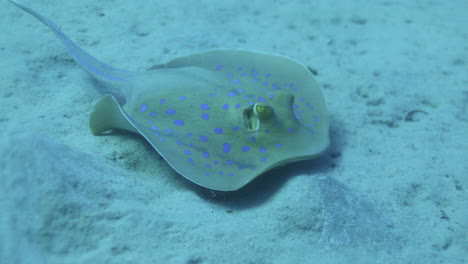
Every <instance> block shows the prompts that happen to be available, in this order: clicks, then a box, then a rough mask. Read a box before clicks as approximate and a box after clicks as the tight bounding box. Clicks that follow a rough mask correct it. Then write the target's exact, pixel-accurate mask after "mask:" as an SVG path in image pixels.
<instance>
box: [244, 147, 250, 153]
mask: <svg viewBox="0 0 468 264" xmlns="http://www.w3.org/2000/svg"><path fill="white" fill-rule="evenodd" d="M249 150H250V147H249V146H243V147H242V151H244V152H247V151H249Z"/></svg>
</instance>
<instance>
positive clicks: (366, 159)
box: [0, 0, 468, 264]
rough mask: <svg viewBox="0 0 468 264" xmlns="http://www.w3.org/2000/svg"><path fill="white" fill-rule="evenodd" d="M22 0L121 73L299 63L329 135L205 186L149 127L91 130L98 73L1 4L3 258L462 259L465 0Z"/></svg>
mask: <svg viewBox="0 0 468 264" xmlns="http://www.w3.org/2000/svg"><path fill="white" fill-rule="evenodd" d="M22 3H24V4H26V5H28V6H30V7H31V8H33V9H34V10H36V11H38V12H39V13H41V14H42V15H44V16H46V17H48V18H50V19H51V20H53V21H55V23H57V24H58V25H60V27H61V28H62V30H63V31H64V32H66V33H67V34H68V35H69V36H70V37H71V38H72V39H73V40H75V41H76V42H77V43H78V44H79V45H80V46H82V47H83V48H84V49H86V50H87V51H88V52H90V53H91V54H93V55H95V56H96V57H97V58H99V59H101V60H103V61H105V62H106V63H109V64H110V65H114V66H117V67H120V68H125V69H132V70H145V69H147V68H148V67H150V66H152V65H154V64H158V63H162V62H166V61H168V60H170V59H172V58H177V57H179V56H182V55H187V54H191V53H195V52H200V51H204V50H208V49H212V48H232V49H251V50H260V51H264V52H269V53H277V54H283V55H287V56H290V57H292V58H295V59H297V60H298V61H301V62H302V63H304V64H305V65H306V66H308V67H310V69H311V70H312V71H313V72H314V75H315V77H316V79H317V81H318V82H319V84H320V85H321V87H322V89H323V92H324V94H325V98H326V101H327V104H328V108H329V113H330V120H331V128H330V131H331V136H330V137H331V142H332V144H331V147H330V149H329V150H328V151H327V152H326V153H325V154H324V155H323V156H321V157H320V158H317V159H314V160H310V161H303V162H297V163H293V164H289V165H287V166H285V167H282V168H278V169H274V170H271V171H269V172H267V173H265V174H264V175H262V176H261V177H259V178H257V179H256V180H255V181H254V182H252V183H250V184H248V185H247V186H246V187H244V188H242V189H241V190H239V191H236V192H227V193H226V192H216V191H210V190H207V189H204V188H202V187H199V186H196V185H195V184H193V183H191V182H189V181H188V180H186V179H185V178H183V177H182V176H181V175H179V174H177V173H176V172H175V171H174V170H173V169H172V168H171V167H170V166H169V165H168V164H167V163H166V162H165V161H164V159H162V158H161V157H160V156H159V155H158V153H157V152H155V151H154V150H153V149H152V148H151V146H150V145H149V144H148V143H146V142H145V141H144V139H143V138H141V137H140V136H138V135H134V134H129V133H114V134H111V135H108V136H93V135H91V133H90V132H89V129H88V117H89V112H90V110H91V109H92V106H93V104H94V103H95V102H96V100H97V99H98V98H99V94H98V93H97V92H96V91H95V89H93V86H94V85H95V83H94V82H93V81H92V80H91V79H90V77H89V75H87V74H86V73H85V72H84V71H83V70H82V69H81V68H80V67H79V66H78V65H77V64H75V63H74V62H73V60H72V59H71V58H70V57H69V56H68V54H67V53H66V49H65V48H64V47H62V46H61V43H60V42H59V41H57V40H56V39H55V37H54V36H53V34H51V33H50V32H49V31H48V29H47V28H46V27H44V26H43V25H42V24H40V23H39V22H37V21H36V20H34V19H33V18H32V17H31V16H29V15H27V14H26V13H24V12H22V11H21V10H19V9H18V8H16V7H15V6H13V5H12V4H10V3H8V2H7V1H2V2H1V3H0V7H1V8H0V27H1V30H2V36H3V37H2V38H0V59H1V62H2V63H1V67H2V68H1V74H0V78H1V81H2V85H1V86H0V126H1V130H0V131H1V132H0V133H1V137H0V139H1V140H0V173H1V176H0V179H1V180H0V195H1V196H0V212H1V214H0V223H1V226H0V263H38V264H41V263H190V264H195V263H200V264H201V263H466V261H467V259H468V257H467V256H468V241H467V225H468V223H467V219H468V207H467V206H466V204H467V188H468V185H467V181H468V162H467V157H468V140H467V135H468V106H467V105H468V85H467V83H468V67H467V54H468V53H467V51H468V46H467V44H468V40H467V36H468V30H467V27H466V25H467V22H468V19H467V18H466V13H467V12H468V1H466V0H453V1H402V0H401V1H365V0H357V1H344V0H341V1H333V3H332V2H331V1H326V0H322V1H299V0H291V1H210V0H196V1H195V0H186V1H148V0H147V1H128V0H126V1H125V0H108V1H91V0H83V1H68V0H67V1H52V0H40V1H32V0H24V1H22Z"/></svg>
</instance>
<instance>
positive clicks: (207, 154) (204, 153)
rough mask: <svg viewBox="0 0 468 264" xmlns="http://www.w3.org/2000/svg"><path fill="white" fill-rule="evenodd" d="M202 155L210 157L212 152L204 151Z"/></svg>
mask: <svg viewBox="0 0 468 264" xmlns="http://www.w3.org/2000/svg"><path fill="white" fill-rule="evenodd" d="M202 155H203V157H205V158H208V157H209V156H210V154H209V153H208V152H203V154H202Z"/></svg>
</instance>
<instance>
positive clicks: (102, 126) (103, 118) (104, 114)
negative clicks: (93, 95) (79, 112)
mask: <svg viewBox="0 0 468 264" xmlns="http://www.w3.org/2000/svg"><path fill="white" fill-rule="evenodd" d="M89 128H90V129H91V132H92V133H93V134H94V135H99V134H101V133H102V132H105V131H108V130H111V129H123V130H127V131H130V132H134V133H138V131H137V130H136V129H135V127H133V125H132V123H131V122H130V121H129V120H128V118H127V116H126V114H125V113H124V111H123V110H122V108H121V107H120V105H119V103H118V102H117V100H116V99H115V97H114V96H112V95H109V94H108V95H105V96H103V97H102V98H101V99H99V101H97V103H96V104H95V105H94V107H93V110H92V112H91V115H90V116H89Z"/></svg>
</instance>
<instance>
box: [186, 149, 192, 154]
mask: <svg viewBox="0 0 468 264" xmlns="http://www.w3.org/2000/svg"><path fill="white" fill-rule="evenodd" d="M184 153H185V154H187V155H191V154H192V152H191V151H190V150H188V149H186V150H185V151H184Z"/></svg>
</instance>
